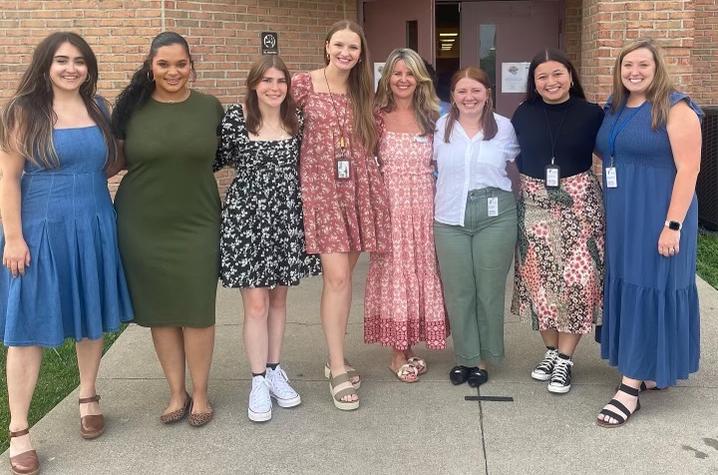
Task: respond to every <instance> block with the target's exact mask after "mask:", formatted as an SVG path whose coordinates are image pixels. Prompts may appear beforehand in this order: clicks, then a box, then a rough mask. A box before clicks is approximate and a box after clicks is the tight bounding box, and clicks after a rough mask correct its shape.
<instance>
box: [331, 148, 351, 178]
mask: <svg viewBox="0 0 718 475" xmlns="http://www.w3.org/2000/svg"><path fill="white" fill-rule="evenodd" d="M334 165H335V170H336V177H337V180H349V179H350V178H351V166H350V164H349V159H348V158H347V157H346V155H344V154H343V153H341V154H340V155H339V156H338V157H337V158H336V160H335V163H334Z"/></svg>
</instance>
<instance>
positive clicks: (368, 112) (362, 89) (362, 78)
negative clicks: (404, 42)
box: [324, 20, 377, 153]
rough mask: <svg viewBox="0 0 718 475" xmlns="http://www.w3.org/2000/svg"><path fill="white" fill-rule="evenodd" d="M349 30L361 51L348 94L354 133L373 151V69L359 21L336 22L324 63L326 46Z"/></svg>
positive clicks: (327, 62) (351, 76)
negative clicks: (343, 31)
mask: <svg viewBox="0 0 718 475" xmlns="http://www.w3.org/2000/svg"><path fill="white" fill-rule="evenodd" d="M342 30H349V31H351V32H353V33H356V34H357V35H358V36H359V41H360V50H361V51H360V52H359V62H358V63H357V64H355V65H354V67H353V68H352V69H351V71H350V72H349V87H348V91H347V92H348V95H349V101H350V103H351V106H352V112H353V114H354V122H353V124H352V125H353V130H354V134H355V135H356V136H357V137H358V138H359V139H360V140H361V142H362V144H363V145H364V148H366V150H367V151H368V152H369V153H371V151H372V150H374V147H376V139H377V137H376V129H375V128H374V106H373V101H374V90H373V88H372V85H373V84H372V80H371V71H370V69H369V61H368V60H367V58H368V57H369V55H368V53H369V50H368V47H367V41H366V37H365V36H364V30H362V27H361V26H359V25H358V24H357V23H355V22H353V21H351V20H340V21H338V22H336V23H334V24H333V25H332V26H331V27H330V28H329V31H328V32H327V37H326V38H325V39H324V48H325V49H324V64H325V66H326V65H329V56H328V55H327V53H326V46H327V45H328V44H329V42H330V41H331V39H332V36H334V33H336V32H337V31H342Z"/></svg>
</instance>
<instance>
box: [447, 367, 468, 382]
mask: <svg viewBox="0 0 718 475" xmlns="http://www.w3.org/2000/svg"><path fill="white" fill-rule="evenodd" d="M468 377H469V368H467V367H466V366H454V367H453V368H451V371H449V380H450V381H451V384H454V385H459V384H464V383H465V382H466V380H467V378H468Z"/></svg>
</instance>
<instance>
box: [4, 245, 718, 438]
mask: <svg viewBox="0 0 718 475" xmlns="http://www.w3.org/2000/svg"><path fill="white" fill-rule="evenodd" d="M698 275H700V276H701V277H702V278H703V279H704V280H705V281H706V282H708V283H709V284H710V285H712V286H713V287H715V288H716V289H718V235H716V234H713V235H709V234H700V235H699V236H698ZM123 330H124V327H123ZM120 333H122V330H120V331H119V332H117V333H111V334H107V335H105V349H104V351H107V350H108V349H109V348H110V346H111V345H112V344H113V343H114V342H115V340H116V339H117V337H118V336H120ZM6 351H7V350H6V348H5V347H4V346H1V345H0V355H1V356H2V358H0V361H1V362H2V365H0V376H1V377H2V378H1V379H2V385H0V452H3V451H5V449H7V447H8V436H7V432H6V431H5V428H6V427H7V426H8V424H9V419H10V415H9V411H8V407H7V385H6V384H5V353H6ZM79 384H80V378H79V376H78V373H77V360H76V358H75V343H74V342H73V341H67V342H65V344H64V345H62V346H61V347H60V348H57V349H49V350H45V352H44V356H43V361H42V367H41V368H40V379H39V381H38V383H37V388H36V389H35V394H34V396H33V398H32V404H31V405H30V425H33V424H35V422H37V421H38V420H40V419H41V418H42V417H43V416H44V415H45V414H47V413H48V412H49V411H50V409H52V408H53V407H55V405H56V404H57V403H59V402H60V401H62V400H63V399H64V398H65V397H66V396H67V395H68V394H70V392H72V390H74V389H75V388H76V387H77V386H78V385H79Z"/></svg>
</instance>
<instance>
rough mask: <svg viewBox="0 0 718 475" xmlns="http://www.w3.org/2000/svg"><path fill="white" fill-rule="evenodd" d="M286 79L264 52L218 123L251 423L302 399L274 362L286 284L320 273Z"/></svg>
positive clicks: (225, 238)
mask: <svg viewBox="0 0 718 475" xmlns="http://www.w3.org/2000/svg"><path fill="white" fill-rule="evenodd" d="M290 81H291V77H290V75H289V71H288V70H287V67H286V66H285V65H284V62H282V60H281V59H280V58H279V57H277V56H264V57H263V58H262V59H260V60H259V61H257V62H256V63H255V64H254V65H253V66H252V68H251V69H250V71H249V75H248V77H247V91H248V92H247V98H246V101H245V104H244V105H234V106H231V107H230V108H229V109H228V110H227V113H226V114H225V116H224V119H223V120H222V124H221V126H220V131H219V132H220V134H219V135H220V137H221V143H220V147H219V150H218V152H217V160H216V162H215V167H214V168H215V170H218V169H220V168H222V167H223V166H225V165H233V166H234V167H235V168H236V172H237V174H236V177H235V178H234V181H233V182H232V184H231V185H230V187H229V189H228V190H227V197H226V200H225V206H224V209H223V210H222V232H221V238H220V255H221V276H220V277H221V280H222V284H223V285H224V286H225V287H238V288H241V289H242V303H243V305H244V344H245V348H246V351H247V357H248V358H249V362H250V366H251V371H252V390H251V392H250V395H249V408H248V410H247V415H248V417H249V419H250V420H252V421H255V422H261V421H267V420H269V419H270V418H271V417H272V399H275V400H276V401H277V404H278V405H279V406H280V407H293V406H296V405H298V404H300V402H301V398H300V396H299V394H297V392H296V391H295V390H294V389H293V388H292V387H291V386H290V385H289V380H288V378H287V375H286V373H285V372H284V370H283V369H282V368H281V367H280V366H279V358H280V355H281V350H282V339H283V336H284V326H285V321H286V310H287V288H288V287H289V286H293V285H297V284H299V281H300V279H302V278H304V277H307V276H311V275H318V274H320V273H321V267H320V263H319V258H318V257H317V256H314V255H307V254H306V252H305V249H304V225H303V219H302V207H301V200H300V196H299V173H298V157H299V146H300V140H301V126H302V117H301V115H300V114H299V113H298V112H297V109H296V107H295V106H294V102H293V101H292V98H291V96H290V95H288V93H287V92H288V90H289V85H290Z"/></svg>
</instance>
